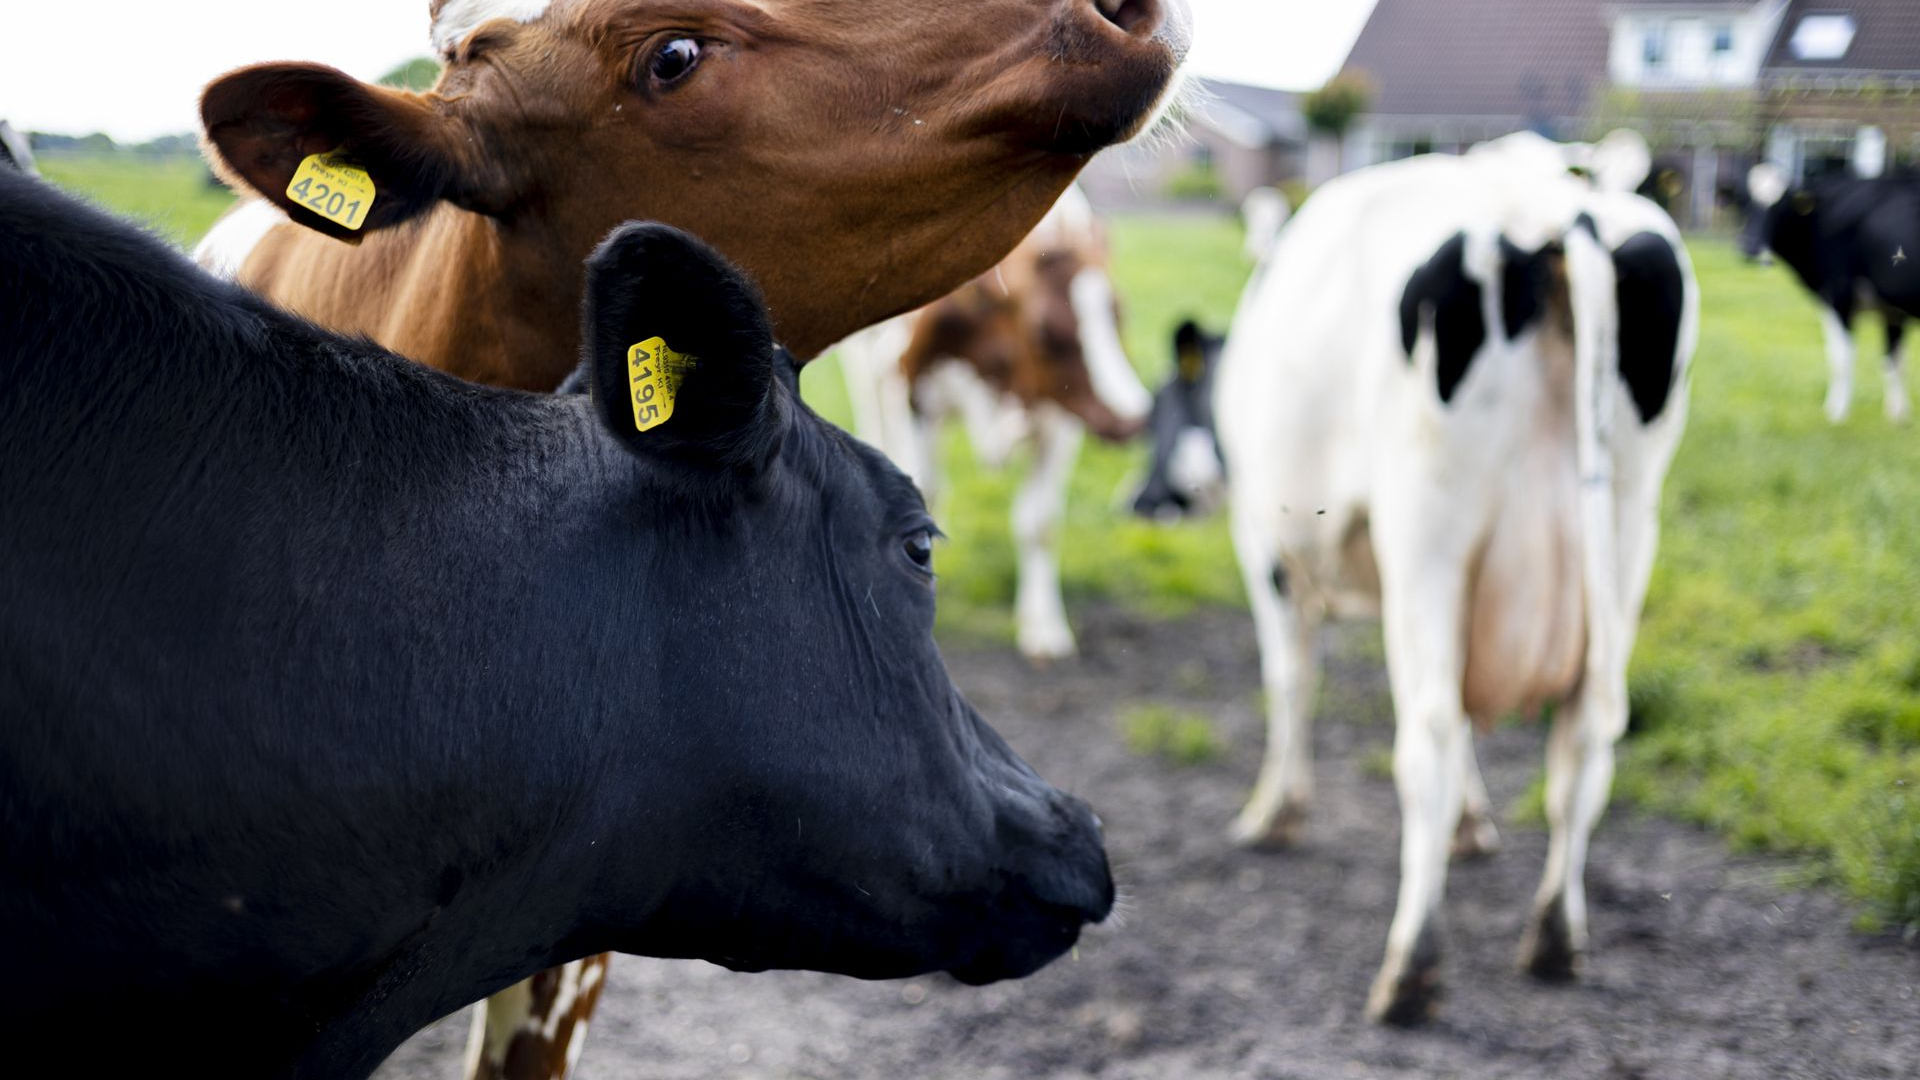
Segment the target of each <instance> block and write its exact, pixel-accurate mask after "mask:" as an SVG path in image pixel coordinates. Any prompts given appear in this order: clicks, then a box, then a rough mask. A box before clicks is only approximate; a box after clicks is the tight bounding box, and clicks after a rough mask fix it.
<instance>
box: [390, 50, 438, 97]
mask: <svg viewBox="0 0 1920 1080" xmlns="http://www.w3.org/2000/svg"><path fill="white" fill-rule="evenodd" d="M439 79H440V61H438V60H435V59H434V58H433V57H431V56H416V57H414V58H413V59H411V60H409V61H407V62H406V63H404V64H401V65H400V66H399V67H397V68H394V69H393V70H392V71H389V72H387V73H386V74H385V75H382V76H380V85H381V86H397V87H399V88H400V89H402V90H431V89H433V84H434V83H436V82H438V81H439Z"/></svg>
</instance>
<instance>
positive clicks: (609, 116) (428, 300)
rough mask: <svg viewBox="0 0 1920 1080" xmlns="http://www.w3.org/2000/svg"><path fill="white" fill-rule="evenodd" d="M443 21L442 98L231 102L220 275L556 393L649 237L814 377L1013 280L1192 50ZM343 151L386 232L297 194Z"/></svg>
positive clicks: (853, 14) (513, 1) (1078, 37)
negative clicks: (732, 267)
mask: <svg viewBox="0 0 1920 1080" xmlns="http://www.w3.org/2000/svg"><path fill="white" fill-rule="evenodd" d="M431 8H432V14H433V31H432V33H433V42H434V45H435V47H436V48H437V49H438V51H439V53H440V56H441V59H442V60H443V61H444V62H445V64H446V70H445V72H444V74H443V75H442V76H441V79H440V81H439V83H438V84H437V85H436V87H435V88H434V90H433V92H431V93H427V94H414V93H406V92H401V91H396V90H390V89H386V88H383V87H377V86H371V85H368V84H365V83H362V82H359V81H357V80H355V79H352V78H350V77H348V76H346V75H344V74H342V73H341V72H338V71H336V70H333V69H331V68H326V67H323V66H320V65H316V64H296V63H275V64H263V65H258V66H255V67H249V68H244V69H241V70H239V71H236V72H233V73H231V74H229V75H226V76H224V77H222V78H220V79H218V80H216V81H215V82H214V83H213V84H211V85H210V86H209V87H208V88H207V91H206V94H205V96H204V98H203V99H202V102H201V115H202V119H203V121H204V123H205V126H206V141H207V144H208V147H209V150H210V153H211V156H212V157H213V158H214V160H215V164H216V167H217V168H218V169H219V170H220V171H221V173H222V174H223V175H225V176H226V177H228V178H229V179H230V180H232V181H233V182H234V183H235V184H236V186H239V187H244V188H247V189H250V190H251V191H253V192H254V193H255V194H257V195H259V196H261V197H262V198H260V199H255V200H253V201H250V202H247V203H244V204H242V205H241V206H240V207H238V208H236V209H235V210H234V211H233V212H232V213H230V214H229V215H228V216H227V217H226V218H224V219H222V221H221V222H220V223H219V224H218V225H217V226H216V227H215V229H214V230H213V232H212V233H210V234H209V235H208V236H207V238H206V239H205V240H204V241H203V242H202V244H201V245H200V248H199V249H198V250H197V251H196V252H195V257H196V258H197V259H198V260H199V261H200V262H201V263H202V264H203V265H205V266H207V267H209V268H210V269H213V270H215V271H216V272H219V273H222V274H224V275H226V276H230V277H234V278H236V279H237V280H239V281H240V282H241V283H243V284H246V285H248V286H250V287H252V288H254V289H255V290H257V291H259V292H261V293H263V294H264V295H266V296H267V297H269V298H270V299H273V300H275V301H277V302H279V303H280V304H282V305H285V306H287V307H290V308H293V309H294V310H296V311H299V312H300V313H302V314H304V315H307V316H309V317H311V318H313V319H315V320H316V321H319V322H321V323H324V324H326V325H328V326H330V327H333V328H335V329H338V330H343V331H349V332H358V333H364V334H367V335H368V336H370V337H372V338H374V339H375V340H376V341H378V342H380V343H381V344H382V345H385V346H387V347H388V348H391V349H393V350H395V351H397V352H401V353H404V354H406V355H408V356H411V357H413V358H415V359H417V360H420V361H423V362H425V363H427V364H430V365H433V366H435V367H438V368H442V369H444V370H447V371H450V372H452V373H454V374H456V375H460V376H463V377H466V378H470V379H475V380H478V381H483V382H489V383H496V384H499V385H503V386H513V387H520V388H526V389H541V390H545V389H551V388H553V387H554V386H555V385H556V384H558V383H559V382H560V381H561V380H562V379H563V378H564V377H565V376H566V374H567V373H568V372H569V371H570V370H571V369H572V368H573V367H574V365H575V364H576V363H577V361H578V351H579V327H578V321H577V318H576V313H577V312H578V310H579V305H580V295H581V274H580V262H581V260H582V259H583V258H584V257H585V256H586V255H587V253H588V252H590V251H591V250H592V249H593V247H594V245H595V244H596V243H598V242H599V240H600V239H601V238H602V237H603V236H605V235H606V233H607V231H608V230H609V229H611V228H613V227H614V226H616V225H618V224H619V223H620V222H622V221H625V220H628V219H634V218H650V219H655V220H659V221H663V222H667V223H669V224H673V225H677V226H679V227H681V228H683V229H686V230H688V231H690V232H693V233H695V234H697V235H699V236H701V237H702V238H704V239H705V240H707V241H708V242H709V243H711V244H713V245H714V246H715V247H717V248H718V249H720V250H721V251H722V252H723V253H725V254H726V255H727V256H728V257H729V258H730V259H732V260H733V261H734V262H736V263H739V264H740V265H741V266H743V267H744V268H746V269H747V270H748V271H750V272H751V273H752V275H753V276H754V278H755V279H756V280H757V281H758V282H759V283H760V286H761V288H762V290H763V291H764V293H765V295H766V298H767V301H768V306H769V308H770V310H771V312H772V315H773V317H774V320H775V324H776V330H777V332H778V334H779V336H780V339H781V340H782V342H783V343H784V344H785V345H787V346H788V347H789V348H790V349H791V350H792V351H793V352H794V353H795V354H796V355H798V356H801V357H807V356H811V355H813V354H815V353H817V352H819V351H820V350H821V349H823V348H824V347H826V346H827V345H830V344H831V343H833V342H834V341H836V340H838V339H839V338H841V337H844V336H845V335H847V334H848V333H850V332H852V331H854V330H857V329H859V328H860V327H863V326H866V325H869V324H871V323H873V322H876V321H879V320H881V319H885V318H887V317H889V316H892V315H895V314H897V313H899V312H901V311H905V310H909V309H911V308H913V307H916V306H918V305H920V304H924V303H926V302H927V301H929V300H931V299H934V298H936V297H938V296H940V295H941V294H943V293H945V292H947V291H948V290H950V289H952V288H953V287H954V286H955V285H957V284H959V283H960V282H963V281H965V280H967V279H968V278H969V277H971V276H973V275H975V274H978V273H980V272H981V271H982V270H984V269H986V268H987V267H989V266H991V265H992V264H993V263H994V261H995V260H997V259H999V258H1000V257H1001V256H1002V255H1004V254H1005V253H1006V252H1007V250H1008V249H1009V248H1010V247H1012V246H1013V245H1014V244H1015V243H1017V242H1018V241H1019V239H1020V238H1021V236H1022V235H1024V234H1025V233H1026V232H1027V231H1028V230H1029V229H1030V228H1031V227H1032V226H1033V224H1034V222H1035V221H1036V220H1038V219H1039V218H1040V217H1041V215H1042V214H1044V213H1045V212H1046V210H1047V207H1048V206H1049V205H1051V204H1052V202H1053V201H1054V199H1055V198H1056V197H1057V196H1058V195H1059V193H1060V192H1061V190H1062V189H1064V188H1065V187H1066V186H1067V184H1068V183H1070V182H1071V181H1072V179H1073V177H1074V175H1075V174H1076V173H1077V172H1078V171H1079V169H1080V168H1081V166H1083V165H1084V164H1086V162H1087V160H1088V158H1089V157H1090V156H1091V155H1092V154H1093V153H1094V152H1095V151H1097V150H1099V149H1100V148H1102V147H1104V146H1106V145H1108V144H1110V143H1113V142H1116V141H1118V140H1121V139H1124V138H1126V137H1128V136H1130V135H1132V134H1133V133H1134V132H1135V131H1137V130H1138V129H1139V128H1140V127H1142V126H1143V125H1144V124H1146V123H1147V121H1148V119H1149V118H1150V116H1151V115H1152V114H1153V113H1154V111H1155V109H1156V106H1157V105H1158V104H1159V103H1160V102H1161V100H1162V99H1163V98H1164V97H1165V96H1167V92H1168V89H1169V87H1170V86H1171V85H1172V83H1173V81H1174V73H1175V71H1176V69H1177V67H1178V64H1179V62H1180V60H1181V58H1182V57H1183V55H1184V53H1185V51H1186V46H1187V17H1186V12H1185V7H1184V4H1183V3H1182V0H974V2H972V3H969V4H966V5H964V6H956V5H952V4H948V3H944V2H941V0H752V2H749V0H433V2H432V5H431ZM335 150H338V151H340V152H341V153H342V154H343V155H344V156H345V157H347V158H349V159H351V160H352V161H353V162H354V163H355V164H357V165H359V166H360V167H362V168H364V169H365V171H366V172H367V173H368V175H369V177H370V179H371V180H372V182H373V184H374V186H375V188H376V196H375V199H374V202H373V204H372V206H371V208H370V210H369V211H368V212H367V216H366V219H365V222H364V225H363V227H362V228H361V229H359V230H357V231H356V230H348V229H345V228H343V227H341V226H339V225H336V224H333V223H331V222H329V221H327V220H325V219H323V218H321V217H319V216H317V215H315V214H313V213H312V212H310V211H308V210H306V209H304V208H302V207H300V206H299V205H298V204H297V203H296V202H295V201H293V200H292V199H290V198H289V197H288V195H287V188H288V185H289V182H290V181H291V179H292V177H293V173H294V171H295V169H296V168H297V166H298V165H299V164H300V162H301V161H302V160H303V159H304V158H305V157H306V156H307V155H309V154H315V153H324V152H328V151H335ZM341 241H347V242H345V243H343V242H341ZM583 964H584V965H585V966H582V967H579V968H576V969H575V970H572V971H569V972H564V973H561V974H559V975H556V976H555V977H554V978H555V980H556V981H555V982H554V984H553V989H554V990H555V992H554V993H553V994H551V995H549V994H546V993H544V992H543V990H542V988H541V987H539V986H534V985H531V984H529V985H527V986H522V987H520V988H517V989H515V990H512V991H508V992H506V993H505V994H503V995H501V996H499V997H498V998H496V999H495V1001H494V1007H492V1008H490V1009H489V1010H488V1012H487V1015H486V1017H485V1018H484V1019H482V1018H476V1022H475V1036H474V1043H473V1046H472V1047H471V1048H470V1052H469V1063H470V1066H471V1067H470V1069H469V1072H470V1074H471V1075H475V1076H496V1075H511V1076H514V1077H535V1076H539V1077H545V1076H550V1075H551V1076H559V1075H564V1073H565V1071H566V1070H567V1068H568V1065H569V1062H570V1060H571V1058H572V1056H573V1055H577V1054H578V1052H579V1047H580V1030H582V1029H584V1022H585V1015H586V1012H587V1011H590V1007H591V1000H592V999H591V996H590V995H591V994H593V993H597V990H598V987H599V986H600V985H601V980H602V978H603V976H604V959H595V960H589V961H585V962H583ZM568 988H572V990H571V993H569V992H567V990H568ZM543 1002H544V1003H549V1004H550V1008H547V1009H544V1010H542V1009H539V1008H537V1006H539V1005H540V1004H541V1003H543ZM576 1024H578V1025H579V1027H578V1028H576V1027H575V1025H576Z"/></svg>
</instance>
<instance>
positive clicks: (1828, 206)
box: [1740, 164, 1920, 424]
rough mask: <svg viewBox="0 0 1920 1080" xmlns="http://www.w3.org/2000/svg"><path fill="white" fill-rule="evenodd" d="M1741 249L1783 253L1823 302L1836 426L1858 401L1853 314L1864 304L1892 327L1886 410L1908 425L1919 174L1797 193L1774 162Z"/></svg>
mask: <svg viewBox="0 0 1920 1080" xmlns="http://www.w3.org/2000/svg"><path fill="white" fill-rule="evenodd" d="M1746 194H1747V198H1746V200H1744V201H1745V203H1746V210H1747V222H1746V227H1745V228H1744V229H1743V230H1742V231H1741V234H1740V250H1741V251H1742V252H1743V253H1745V254H1746V256H1747V257H1748V258H1750V259H1751V258H1758V257H1760V255H1761V253H1762V252H1764V251H1771V252H1773V253H1774V254H1775V255H1778V256H1779V257H1780V259H1781V261H1782V262H1785V263H1786V264H1787V265H1788V266H1790V267H1792V268H1793V272H1794V273H1795V274H1797V275H1799V278H1800V281H1801V283H1802V284H1804V285H1805V286H1806V287H1807V288H1808V289H1810V290H1812V291H1813V294H1814V295H1815V296H1816V297H1818V298H1819V300H1820V304H1821V306H1822V309H1823V310H1822V311H1821V328H1822V329H1823V330H1824V332H1825V335H1826V345H1827V376H1828V377H1827V419H1829V420H1832V421H1833V422H1834V423H1836V424H1837V423H1839V422H1841V421H1842V420H1845V419H1846V418H1847V409H1848V407H1849V405H1850V404H1851V400H1852V397H1853V316H1854V312H1855V310H1856V309H1857V308H1858V307H1860V306H1861V305H1865V306H1867V307H1870V308H1874V309H1877V310H1878V311H1879V312H1880V314H1881V316H1882V317H1883V318H1884V319H1885V321H1886V327H1887V357H1886V364H1885V372H1886V411H1887V418H1888V419H1889V420H1892V421H1894V422H1896V423H1898V422H1903V421H1905V420H1906V419H1907V415H1908V412H1909V408H1908V403H1907V388H1906V384H1905V381H1904V379H1903V377H1902V375H1901V371H1900V361H1901V356H1900V336H1901V332H1902V330H1903V329H1904V328H1905V323H1906V320H1907V317H1908V316H1916V317H1920V265H1917V264H1916V263H1915V262H1914V259H1915V257H1916V256H1920V177H1915V176H1912V175H1906V176H1898V177H1889V178H1882V179H1875V180H1860V179H1856V178H1853V177H1847V176H1833V177H1828V178H1826V179H1822V180H1817V181H1814V182H1813V183H1811V184H1809V185H1807V186H1805V187H1796V188H1791V189H1790V188H1789V187H1788V185H1787V183H1786V178H1785V177H1784V176H1783V175H1782V174H1781V173H1780V171H1779V170H1778V169H1776V168H1775V167H1774V166H1772V165H1770V164H1761V165H1757V166H1755V167H1754V168H1753V171H1752V172H1751V173H1749V174H1748V177H1747V192H1746Z"/></svg>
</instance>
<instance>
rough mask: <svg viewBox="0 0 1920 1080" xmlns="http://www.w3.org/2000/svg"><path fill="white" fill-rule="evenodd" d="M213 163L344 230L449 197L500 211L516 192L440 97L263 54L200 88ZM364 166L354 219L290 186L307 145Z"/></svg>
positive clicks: (317, 221)
mask: <svg viewBox="0 0 1920 1080" xmlns="http://www.w3.org/2000/svg"><path fill="white" fill-rule="evenodd" d="M200 119H201V122H202V124H203V125H204V128H205V131H206V142H207V146H208V148H209V150H210V156H212V157H213V158H214V163H215V166H216V167H217V168H218V169H219V171H220V172H221V173H222V174H223V176H224V178H225V179H227V180H228V182H229V183H235V184H236V185H244V186H246V187H248V188H252V189H253V190H254V191H255V192H257V193H258V194H259V195H260V196H261V197H263V198H265V199H267V200H268V201H270V202H272V203H274V204H275V205H277V206H279V207H280V208H281V209H283V210H285V211H286V212H287V214H288V216H289V217H291V218H292V219H293V220H294V221H297V222H299V223H300V224H302V225H305V226H307V227H309V228H312V229H316V230H318V231H320V232H323V233H326V234H327V235H329V236H334V237H338V238H340V239H343V240H358V239H359V238H360V237H361V236H362V235H364V234H365V233H366V232H369V231H371V230H374V229H381V228H385V227H387V226H390V225H396V224H399V223H400V222H402V221H406V220H408V219H409V218H412V217H415V216H417V215H418V214H420V213H422V212H424V211H425V210H427V209H428V208H429V207H431V206H432V205H433V204H434V203H435V202H437V201H439V200H441V199H446V200H449V201H451V202H453V203H455V204H456V205H459V206H463V207H465V208H467V209H469V210H474V211H476V212H479V213H497V212H499V211H500V210H503V209H505V208H506V207H507V206H509V205H511V204H512V202H513V201H514V197H515V193H514V192H513V191H512V190H511V185H510V184H509V183H508V182H507V181H506V178H505V176H504V174H503V173H502V172H501V171H500V169H499V167H498V165H496V164H492V163H491V162H490V161H489V159H488V158H486V157H485V156H483V155H480V154H477V153H476V152H475V151H474V150H473V149H472V148H473V147H474V146H475V145H476V141H475V140H474V139H472V138H471V137H470V136H471V133H470V132H469V130H468V127H467V125H466V123H465V122H464V121H463V120H462V119H461V118H459V117H458V116H456V115H454V114H453V113H452V111H451V110H450V109H448V107H447V106H446V104H445V103H444V102H442V101H441V100H440V99H439V98H437V97H434V96H432V95H422V94H413V93H407V92H405V91H400V90H390V89H387V88H385V87H380V86H372V85H369V84H367V83H363V82H361V81H360V80H358V79H355V78H353V77H352V76H350V75H347V74H346V73H344V72H341V71H337V70H335V69H333V68H330V67H326V66H324V65H321V64H296V63H286V64H259V65H256V66H254V67H247V68H241V69H240V70H238V71H234V72H230V73H228V74H226V75H223V76H221V77H220V78H218V79H215V80H214V81H213V82H212V83H211V84H209V85H208V87H207V89H206V92H205V93H204V94H202V95H201V98H200ZM314 154H334V155H336V156H337V158H338V160H339V161H340V162H342V163H344V164H346V165H347V166H349V167H350V168H357V169H359V170H362V171H364V172H365V173H366V176H367V181H368V182H369V183H371V185H372V188H373V196H372V202H371V204H370V206H369V207H368V208H367V209H366V210H365V212H364V213H363V214H361V215H358V216H359V218H360V220H359V221H357V222H354V227H349V226H348V225H345V224H341V223H339V222H337V221H334V220H329V219H328V218H327V217H323V216H322V215H321V214H319V213H317V212H315V211H314V210H312V209H310V208H308V207H307V206H305V205H302V204H301V201H300V200H299V199H297V198H295V197H293V196H291V195H289V194H288V191H287V187H288V185H289V184H290V183H292V182H293V181H294V174H295V172H296V171H297V170H298V169H299V168H300V166H301V163H302V162H303V161H305V160H306V159H307V158H308V157H309V156H310V155H314Z"/></svg>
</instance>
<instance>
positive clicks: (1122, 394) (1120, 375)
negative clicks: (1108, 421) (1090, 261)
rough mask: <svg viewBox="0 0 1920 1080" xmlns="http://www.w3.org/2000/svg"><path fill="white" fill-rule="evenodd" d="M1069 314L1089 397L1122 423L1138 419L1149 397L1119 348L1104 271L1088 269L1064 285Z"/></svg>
mask: <svg viewBox="0 0 1920 1080" xmlns="http://www.w3.org/2000/svg"><path fill="white" fill-rule="evenodd" d="M1068 295H1069V296H1070V297H1071V299H1072V301H1073V314H1074V317H1075V318H1076V319H1078V320H1079V323H1080V353H1081V355H1082V356H1084V357H1085V358H1086V362H1087V374H1088V375H1089V376H1091V377H1092V379H1093V394H1094V396H1095V397H1097V398H1099V399H1100V401H1101V403H1103V404H1104V405H1106V407H1107V408H1109V409H1112V410H1113V414H1114V415H1115V416H1118V417H1119V418H1120V419H1122V420H1139V419H1142V418H1144V417H1145V416H1146V415H1147V410H1149V409H1151V408H1153V395H1152V394H1149V393H1147V388H1146V387H1145V386H1142V385H1140V376H1139V375H1138V374H1137V373H1135V372H1134V370H1133V365H1132V364H1131V363H1128V362H1127V353H1126V350H1125V349H1123V348H1121V347H1120V327H1119V325H1118V324H1117V323H1115V322H1114V317H1113V283H1112V282H1110V281H1108V280H1107V273H1106V271H1104V270H1100V269H1097V268H1093V267H1089V268H1087V269H1085V270H1082V271H1080V272H1079V273H1078V274H1075V275H1074V276H1073V283H1072V284H1071V285H1069V286H1068Z"/></svg>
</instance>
